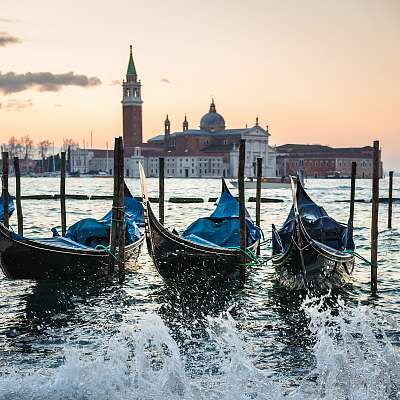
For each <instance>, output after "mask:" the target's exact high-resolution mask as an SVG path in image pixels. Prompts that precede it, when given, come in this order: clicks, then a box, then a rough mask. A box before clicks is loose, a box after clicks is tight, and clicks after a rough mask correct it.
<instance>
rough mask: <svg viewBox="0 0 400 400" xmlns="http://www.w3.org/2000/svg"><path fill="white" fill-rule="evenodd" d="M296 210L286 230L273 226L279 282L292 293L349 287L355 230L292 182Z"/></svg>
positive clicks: (285, 224)
mask: <svg viewBox="0 0 400 400" xmlns="http://www.w3.org/2000/svg"><path fill="white" fill-rule="evenodd" d="M292 193H293V206H292V208H291V210H290V213H289V216H288V217H287V219H286V221H285V223H284V224H283V227H282V228H281V229H280V230H279V231H278V230H277V229H276V228H275V226H274V225H272V254H273V259H272V262H273V265H274V267H275V270H276V274H277V279H278V281H279V282H280V283H281V284H282V285H283V286H286V287H288V288H290V289H302V288H315V289H330V288H333V287H339V286H343V285H344V284H345V283H347V282H348V281H349V280H350V278H351V274H352V272H353V268H354V254H353V251H354V242H353V229H352V226H351V222H350V220H349V222H348V224H347V225H345V224H342V223H339V222H337V221H335V220H334V219H333V218H331V217H329V215H328V214H327V213H326V211H325V210H324V209H323V208H322V207H319V206H318V205H317V204H315V203H314V202H313V201H312V200H311V198H310V197H309V196H308V194H307V193H306V191H305V190H304V188H303V186H302V185H301V182H300V180H299V178H297V179H296V178H292Z"/></svg>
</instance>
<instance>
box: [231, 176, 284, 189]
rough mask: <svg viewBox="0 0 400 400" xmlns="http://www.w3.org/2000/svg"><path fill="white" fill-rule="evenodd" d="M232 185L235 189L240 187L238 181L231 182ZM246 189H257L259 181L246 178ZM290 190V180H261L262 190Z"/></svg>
mask: <svg viewBox="0 0 400 400" xmlns="http://www.w3.org/2000/svg"><path fill="white" fill-rule="evenodd" d="M230 183H231V185H233V186H234V187H235V188H238V187H239V182H238V180H237V179H231V180H230ZM244 188H245V189H257V179H256V178H246V179H245V181H244ZM288 188H290V178H288V177H286V178H283V177H282V178H276V177H272V178H266V177H262V178H261V189H288Z"/></svg>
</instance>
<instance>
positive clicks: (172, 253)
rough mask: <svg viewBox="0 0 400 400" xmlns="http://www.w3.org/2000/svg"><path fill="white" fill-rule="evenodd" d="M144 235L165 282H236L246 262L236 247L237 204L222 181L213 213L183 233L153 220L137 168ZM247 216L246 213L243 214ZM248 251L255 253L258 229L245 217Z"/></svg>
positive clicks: (143, 179)
mask: <svg viewBox="0 0 400 400" xmlns="http://www.w3.org/2000/svg"><path fill="white" fill-rule="evenodd" d="M140 179H141V185H142V195H143V205H144V220H145V235H146V243H147V248H148V251H149V254H150V256H151V258H152V259H153V262H154V265H155V267H156V269H157V270H158V272H159V274H160V275H161V276H162V277H163V278H164V279H166V280H180V279H184V280H191V279H192V278H194V279H201V280H204V278H205V279H212V278H222V279H227V280H231V279H234V280H236V279H238V278H242V277H243V274H241V272H242V271H241V269H242V268H245V266H244V265H243V261H247V259H246V257H248V256H245V255H243V254H242V252H241V251H240V248H239V238H240V235H239V218H238V213H239V203H238V201H237V200H236V199H235V198H234V197H233V196H232V195H231V193H230V192H229V189H228V188H227V186H226V183H225V181H224V180H223V183H222V186H223V187H222V194H221V197H220V200H219V202H218V205H217V207H216V209H215V210H214V212H213V213H212V214H211V215H210V216H209V217H206V218H200V219H198V220H196V221H195V222H193V223H192V224H191V225H190V226H189V227H188V228H186V229H185V231H184V232H183V233H182V234H178V232H177V231H176V230H175V229H174V230H172V231H170V230H168V229H166V228H165V227H164V226H163V225H162V224H161V223H160V222H159V221H158V220H157V218H156V217H155V215H154V213H153V210H152V207H151V204H150V202H149V199H148V195H147V189H146V180H145V175H144V171H143V168H140ZM246 213H247V211H246ZM246 226H247V244H248V247H247V251H250V252H254V251H255V249H256V248H257V245H258V242H259V239H260V237H261V230H260V228H258V227H257V226H255V225H254V223H253V221H252V220H251V218H250V216H249V215H248V213H247V214H246Z"/></svg>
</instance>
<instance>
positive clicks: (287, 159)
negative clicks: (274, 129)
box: [276, 144, 383, 178]
mask: <svg viewBox="0 0 400 400" xmlns="http://www.w3.org/2000/svg"><path fill="white" fill-rule="evenodd" d="M276 150H277V174H278V176H288V175H295V174H296V173H297V172H298V171H299V170H301V171H303V172H304V176H305V177H307V178H342V177H349V176H350V175H351V164H352V162H353V161H355V162H356V163H357V178H371V177H372V160H373V148H372V147H371V146H365V147H340V148H333V147H329V146H322V145H317V144H315V145H306V144H285V145H282V146H278V147H277V148H276ZM382 175H383V166H382V162H381V167H380V177H382Z"/></svg>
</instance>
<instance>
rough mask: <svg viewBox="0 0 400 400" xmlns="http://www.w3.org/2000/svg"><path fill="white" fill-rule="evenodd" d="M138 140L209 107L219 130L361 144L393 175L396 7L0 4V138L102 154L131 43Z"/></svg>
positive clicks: (195, 120)
mask: <svg viewBox="0 0 400 400" xmlns="http://www.w3.org/2000/svg"><path fill="white" fill-rule="evenodd" d="M130 44H132V46H133V55H134V60H135V65H136V69H137V72H138V77H139V79H140V80H141V82H142V85H143V87H142V98H143V101H144V103H143V135H144V138H145V139H148V138H150V137H151V136H154V135H156V134H159V133H162V132H163V121H164V119H165V115H166V114H167V113H168V114H169V119H170V120H171V130H172V131H178V130H181V128H182V121H183V118H184V115H185V114H186V115H187V118H188V121H189V127H192V128H196V127H198V125H199V121H200V118H201V116H202V115H203V114H204V113H206V112H207V111H208V108H209V103H210V101H211V98H212V97H214V99H215V103H216V107H217V111H218V112H219V113H220V114H222V115H223V116H224V118H225V122H226V125H227V127H229V128H239V127H244V126H245V125H246V124H248V125H249V126H250V125H253V124H254V122H255V118H256V117H257V116H258V117H259V120H260V124H262V125H263V126H265V125H267V124H268V125H269V129H270V133H271V137H270V141H271V144H276V145H279V144H284V143H309V144H311V143H313V144H314V143H320V144H325V145H331V146H364V145H369V144H371V143H372V141H373V140H375V139H378V140H380V143H381V148H382V151H383V153H382V154H383V161H384V166H385V169H392V168H394V169H400V157H399V155H398V153H399V150H400V112H399V111H400V1H399V0H380V1H377V0H324V1H321V0H302V1H300V0H247V1H243V0H230V1H221V0H213V1H210V0H201V1H191V0H186V1H183V0H146V1H136V0H129V1H128V0H113V1H112V2H111V1H109V0H107V1H102V0H80V1H76V0H69V1H68V2H55V1H54V0H51V1H50V0H35V1H33V0H30V1H28V0H18V1H15V0H12V1H11V0H1V2H0V142H2V143H4V142H7V141H8V138H9V137H11V136H16V137H20V136H23V135H26V134H29V135H30V136H31V137H32V138H33V140H34V141H35V142H39V141H40V140H43V139H48V140H50V141H52V142H55V144H56V146H57V145H61V143H62V140H63V138H73V139H75V140H76V141H78V142H79V144H80V145H81V146H83V140H85V141H86V143H89V142H90V132H91V131H92V132H93V147H98V148H105V147H106V143H107V142H108V143H109V145H110V147H111V145H112V143H113V138H114V137H115V136H119V135H121V134H122V106H121V103H120V101H121V97H122V90H121V86H120V83H121V81H122V79H124V75H125V73H126V68H127V63H128V57H129V45H130Z"/></svg>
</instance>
